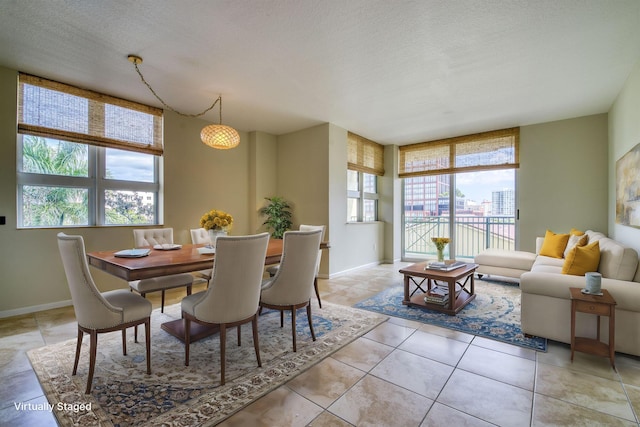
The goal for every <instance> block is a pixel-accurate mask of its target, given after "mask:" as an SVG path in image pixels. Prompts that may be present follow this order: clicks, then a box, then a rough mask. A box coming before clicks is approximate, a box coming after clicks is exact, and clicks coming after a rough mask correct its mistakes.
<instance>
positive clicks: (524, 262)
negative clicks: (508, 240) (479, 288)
mask: <svg viewBox="0 0 640 427" xmlns="http://www.w3.org/2000/svg"><path fill="white" fill-rule="evenodd" d="M535 259H536V254H534V253H531V252H525V251H509V250H505V249H485V250H484V251H482V252H480V253H479V254H478V255H476V256H475V257H474V260H473V262H475V263H476V264H480V265H487V266H492V267H503V268H512V269H517V270H523V271H529V270H531V266H532V265H533V262H534V261H535Z"/></svg>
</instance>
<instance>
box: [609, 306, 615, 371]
mask: <svg viewBox="0 0 640 427" xmlns="http://www.w3.org/2000/svg"><path fill="white" fill-rule="evenodd" d="M615 316H616V308H615V306H611V308H610V309H609V358H610V359H611V367H612V368H614V369H615V367H616V362H615V357H616V328H615V323H616V319H615Z"/></svg>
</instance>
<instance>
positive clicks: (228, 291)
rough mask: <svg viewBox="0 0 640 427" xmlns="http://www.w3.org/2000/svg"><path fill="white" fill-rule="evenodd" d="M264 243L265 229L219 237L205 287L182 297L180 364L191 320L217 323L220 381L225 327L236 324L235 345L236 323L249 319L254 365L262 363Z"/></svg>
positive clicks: (186, 362)
mask: <svg viewBox="0 0 640 427" xmlns="http://www.w3.org/2000/svg"><path fill="white" fill-rule="evenodd" d="M268 244H269V233H262V234H256V235H251V236H233V237H231V236H226V237H219V238H218V241H217V243H216V259H215V263H214V265H213V275H212V277H211V281H210V282H209V288H208V289H207V290H206V291H202V292H198V293H196V294H193V295H191V296H188V297H185V298H184V299H183V300H182V317H183V319H184V331H185V335H184V346H185V356H184V364H185V366H189V347H190V344H191V342H190V332H191V322H196V323H200V324H204V325H218V326H219V327H220V332H219V334H220V385H224V383H225V367H226V366H225V351H226V341H227V328H228V327H233V326H236V327H237V328H238V345H240V326H241V325H243V324H245V323H249V322H251V324H252V327H253V346H254V349H255V352H256V359H257V360H258V366H262V362H261V361H260V347H259V343H258V301H259V300H260V286H261V283H262V274H263V272H264V260H265V256H266V254H267V245H268Z"/></svg>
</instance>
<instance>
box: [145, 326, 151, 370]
mask: <svg viewBox="0 0 640 427" xmlns="http://www.w3.org/2000/svg"><path fill="white" fill-rule="evenodd" d="M144 337H145V341H146V344H147V374H149V375H151V317H147V320H146V321H145V322H144Z"/></svg>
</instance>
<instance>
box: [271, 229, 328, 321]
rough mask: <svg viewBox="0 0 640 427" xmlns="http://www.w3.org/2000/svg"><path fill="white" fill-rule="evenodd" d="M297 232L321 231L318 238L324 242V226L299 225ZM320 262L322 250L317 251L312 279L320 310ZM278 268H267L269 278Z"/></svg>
mask: <svg viewBox="0 0 640 427" xmlns="http://www.w3.org/2000/svg"><path fill="white" fill-rule="evenodd" d="M299 230H300V231H314V230H321V231H322V236H321V237H320V241H321V242H322V241H323V240H324V230H325V226H324V225H306V224H300V229H299ZM321 261H322V249H318V259H317V261H316V277H315V278H314V279H313V289H314V290H315V291H316V298H318V305H319V306H320V308H322V301H320V291H319V290H318V273H319V272H320V262H321ZM279 267H280V264H278V265H272V266H269V267H268V268H267V273H269V276H271V277H273V276H275V275H276V272H277V271H278V268H279Z"/></svg>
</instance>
